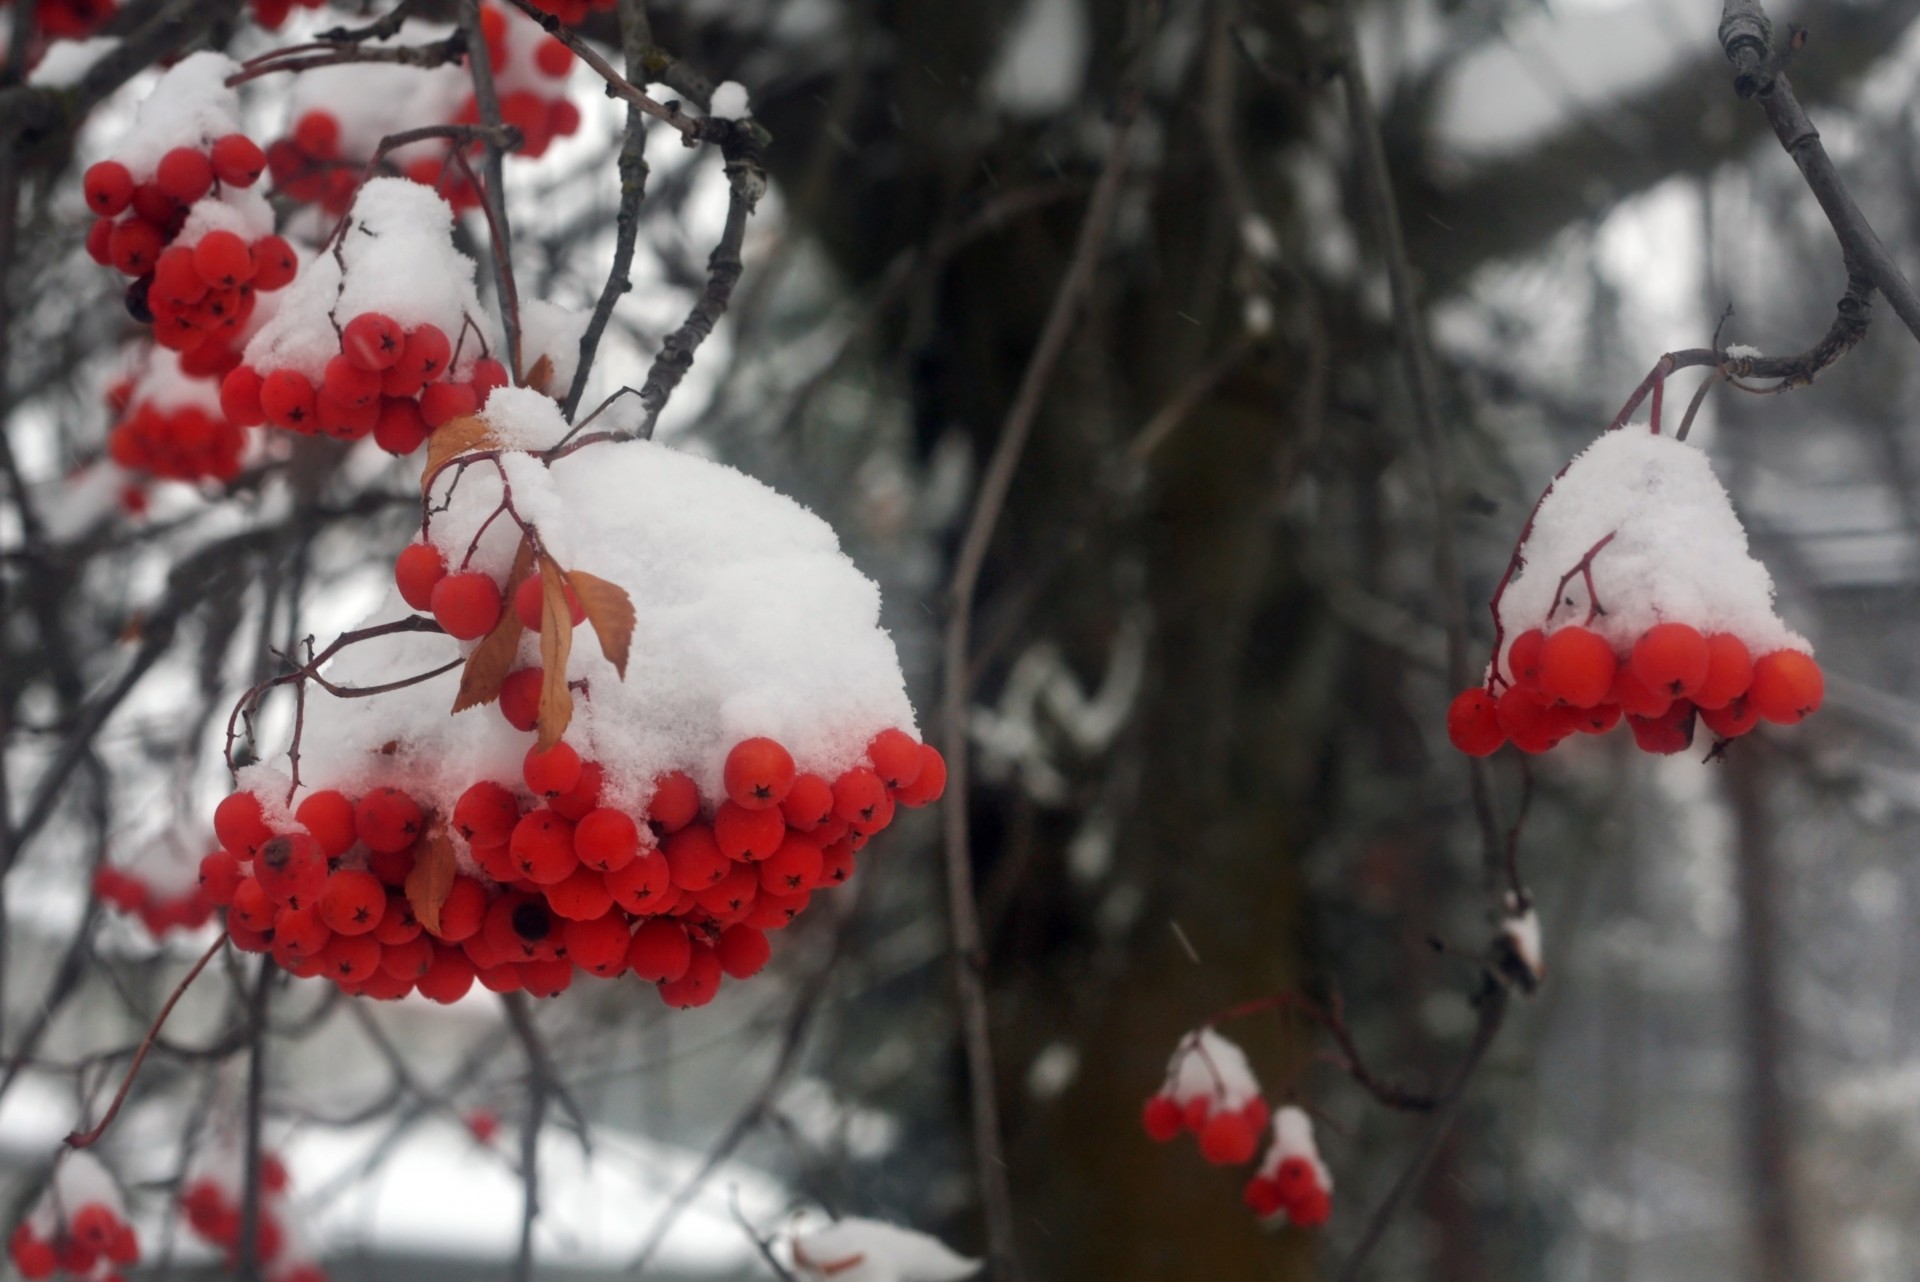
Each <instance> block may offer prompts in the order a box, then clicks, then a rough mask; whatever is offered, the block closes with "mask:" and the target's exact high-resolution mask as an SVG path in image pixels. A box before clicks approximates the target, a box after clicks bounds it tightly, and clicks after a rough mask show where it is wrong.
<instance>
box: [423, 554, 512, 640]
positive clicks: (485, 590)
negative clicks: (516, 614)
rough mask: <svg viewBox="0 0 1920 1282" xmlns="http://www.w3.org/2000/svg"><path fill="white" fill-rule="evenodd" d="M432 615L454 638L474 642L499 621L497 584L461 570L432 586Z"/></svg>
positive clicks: (480, 575)
mask: <svg viewBox="0 0 1920 1282" xmlns="http://www.w3.org/2000/svg"><path fill="white" fill-rule="evenodd" d="M432 606H433V617H434V619H435V620H436V621H437V622H438V623H439V624H440V626H441V627H442V628H445V629H446V632H447V635H448V636H450V637H452V638H453V639H454V640H456V641H477V640H479V639H480V638H481V637H483V636H485V635H487V633H489V632H491V631H493V625H494V624H496V623H498V622H499V621H500V585H499V584H497V583H495V582H494V581H493V579H492V577H491V576H489V575H485V574H478V573H475V572H474V571H471V570H463V571H462V572H460V573H459V574H449V575H448V576H447V577H446V578H444V579H441V580H440V581H439V582H438V583H436V584H434V585H433V598H432Z"/></svg>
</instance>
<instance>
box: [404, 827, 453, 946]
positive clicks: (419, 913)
mask: <svg viewBox="0 0 1920 1282" xmlns="http://www.w3.org/2000/svg"><path fill="white" fill-rule="evenodd" d="M457 871H459V863H458V861H457V860H456V859H455V858H454V853H453V838H452V837H450V836H448V835H447V822H446V820H444V819H442V818H441V817H440V816H439V815H435V816H433V822H432V823H431V825H429V826H428V828H427V835H426V836H424V837H422V838H421V839H420V845H419V847H418V848H417V849H416V850H415V852H414V856H413V870H412V871H411V872H409V873H408V874H407V885H406V891H407V903H409V904H410V905H412V906H413V915H414V918H415V919H416V920H417V921H419V923H420V924H421V925H422V926H424V927H426V928H427V930H429V931H430V932H432V933H434V934H436V935H437V934H439V933H440V908H441V906H442V905H444V904H445V903H446V902H447V895H448V894H449V893H450V892H451V891H452V890H453V876H454V873H456V872H457Z"/></svg>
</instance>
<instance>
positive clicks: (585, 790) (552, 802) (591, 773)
mask: <svg viewBox="0 0 1920 1282" xmlns="http://www.w3.org/2000/svg"><path fill="white" fill-rule="evenodd" d="M605 782H606V772H605V771H604V770H602V769H601V768H600V763H599V762H597V761H583V762H581V763H580V778H579V779H577V780H576V781H575V782H574V785H573V787H571V788H569V789H567V790H566V791H565V792H563V793H561V794H560V795H559V796H557V797H552V798H550V799H549V800H548V801H547V805H549V806H550V807H552V808H553V810H554V812H555V813H556V814H559V815H562V816H564V817H565V818H568V819H571V820H573V821H574V822H575V823H579V822H580V821H581V820H582V819H584V818H586V816H587V813H588V812H589V811H592V810H597V809H599V807H600V786H601V785H602V784H603V783H605Z"/></svg>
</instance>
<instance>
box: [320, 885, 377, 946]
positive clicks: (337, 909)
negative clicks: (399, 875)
mask: <svg viewBox="0 0 1920 1282" xmlns="http://www.w3.org/2000/svg"><path fill="white" fill-rule="evenodd" d="M386 912H387V888H386V887H385V886H383V885H381V884H380V879H379V878H378V877H375V876H374V875H373V874H372V873H367V872H359V871H356V870H354V869H342V870H341V871H339V872H336V873H335V874H333V876H331V877H329V878H327V886H326V889H325V890H323V891H321V892H320V919H321V920H322V921H324V922H325V923H326V924H327V928H328V929H329V930H331V931H333V932H334V933H335V934H338V935H368V934H372V933H373V931H374V930H375V928H377V927H378V926H379V925H380V922H381V920H382V919H383V918H384V917H385V916H386Z"/></svg>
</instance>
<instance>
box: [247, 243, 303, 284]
mask: <svg viewBox="0 0 1920 1282" xmlns="http://www.w3.org/2000/svg"><path fill="white" fill-rule="evenodd" d="M253 264H254V266H253V287H254V288H255V289H257V290H260V291H262V292H264V293H272V292H273V291H274V290H276V289H281V288H284V287H285V286H287V285H289V284H291V283H292V281H293V278H294V276H295V275H297V274H298V273H299V271H300V256H299V255H298V254H296V253H294V252H293V246H292V245H291V244H289V243H287V241H286V240H285V239H283V238H282V237H279V236H262V237H261V238H260V239H259V240H256V241H254V242H253Z"/></svg>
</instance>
